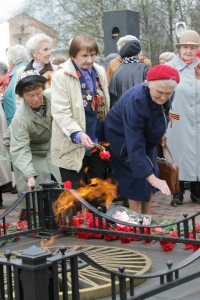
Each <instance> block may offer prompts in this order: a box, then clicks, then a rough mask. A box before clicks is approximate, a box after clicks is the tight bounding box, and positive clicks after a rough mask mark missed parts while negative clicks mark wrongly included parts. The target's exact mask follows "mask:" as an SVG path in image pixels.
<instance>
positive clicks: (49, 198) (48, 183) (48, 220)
mask: <svg viewBox="0 0 200 300" xmlns="http://www.w3.org/2000/svg"><path fill="white" fill-rule="evenodd" d="M40 185H41V186H42V188H43V194H42V200H43V207H44V223H45V233H40V235H46V234H47V233H49V234H50V235H51V234H52V233H53V232H56V231H57V224H56V223H55V215H54V212H53V204H54V202H55V201H56V200H57V198H58V197H59V195H60V190H56V188H57V187H58V183H57V182H55V181H53V180H50V179H46V180H45V181H44V182H43V183H41V184H40Z"/></svg>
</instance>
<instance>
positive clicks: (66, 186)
mask: <svg viewBox="0 0 200 300" xmlns="http://www.w3.org/2000/svg"><path fill="white" fill-rule="evenodd" d="M63 183H64V189H72V182H71V181H69V180H67V181H65V182H63Z"/></svg>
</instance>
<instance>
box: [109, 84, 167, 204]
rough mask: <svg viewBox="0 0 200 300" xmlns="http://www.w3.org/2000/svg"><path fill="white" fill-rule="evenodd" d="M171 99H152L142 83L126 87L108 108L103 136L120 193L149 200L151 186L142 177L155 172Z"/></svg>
mask: <svg viewBox="0 0 200 300" xmlns="http://www.w3.org/2000/svg"><path fill="white" fill-rule="evenodd" d="M171 100H172V98H170V99H169V100H168V101H167V102H166V103H165V104H164V105H163V106H162V105H158V104H157V103H155V102H154V101H153V100H152V99H151V96H150V93H149V88H148V87H147V86H145V85H144V84H143V83H141V84H138V85H136V86H134V87H132V88H130V89H129V90H128V91H126V92H125V93H124V94H123V95H122V96H121V97H120V99H119V100H118V102H117V103H116V104H115V105H114V106H113V107H112V109H111V110H110V111H109V112H108V114H107V116H106V120H105V126H104V127H105V137H106V141H107V142H109V143H110V151H111V168H112V170H113V175H114V178H115V179H116V180H117V181H118V182H119V192H120V194H121V195H122V196H125V197H127V198H129V199H132V200H138V201H142V202H148V201H149V197H150V193H151V190H152V186H151V185H150V184H149V183H148V181H147V180H146V179H145V178H146V177H147V176H149V175H151V174H155V176H158V166H157V160H156V158H157V148H156V146H157V144H158V143H159V142H160V140H161V138H162V136H163V134H164V133H165V132H166V128H167V124H168V122H169V117H168V110H169V108H170V107H171ZM154 190H155V189H154Z"/></svg>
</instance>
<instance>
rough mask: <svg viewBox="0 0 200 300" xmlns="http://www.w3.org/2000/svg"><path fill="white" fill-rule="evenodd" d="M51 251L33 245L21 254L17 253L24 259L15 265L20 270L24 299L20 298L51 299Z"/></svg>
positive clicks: (33, 299) (31, 299) (32, 299)
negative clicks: (49, 259) (48, 258)
mask: <svg viewBox="0 0 200 300" xmlns="http://www.w3.org/2000/svg"><path fill="white" fill-rule="evenodd" d="M49 256H51V253H47V252H46V251H43V250H42V249H41V248H38V247H36V246H32V247H30V248H29V249H27V250H26V251H24V252H22V253H21V254H19V255H17V257H18V258H20V259H21V260H22V262H21V264H18V265H15V266H14V269H15V273H16V269H19V270H20V280H21V286H22V294H23V299H21V298H18V299H20V300H26V299H29V300H38V299H42V300H49V299H52V298H50V296H51V295H49V294H50V293H49V270H48V268H49V266H50V265H51V263H50V262H47V261H46V259H47V257H49Z"/></svg>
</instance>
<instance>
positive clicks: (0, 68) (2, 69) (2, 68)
mask: <svg viewBox="0 0 200 300" xmlns="http://www.w3.org/2000/svg"><path fill="white" fill-rule="evenodd" d="M7 72H8V67H7V65H6V64H5V63H4V62H2V61H0V74H2V75H6V73H7Z"/></svg>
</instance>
